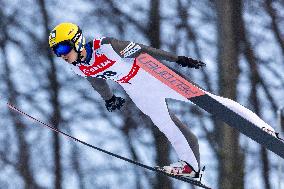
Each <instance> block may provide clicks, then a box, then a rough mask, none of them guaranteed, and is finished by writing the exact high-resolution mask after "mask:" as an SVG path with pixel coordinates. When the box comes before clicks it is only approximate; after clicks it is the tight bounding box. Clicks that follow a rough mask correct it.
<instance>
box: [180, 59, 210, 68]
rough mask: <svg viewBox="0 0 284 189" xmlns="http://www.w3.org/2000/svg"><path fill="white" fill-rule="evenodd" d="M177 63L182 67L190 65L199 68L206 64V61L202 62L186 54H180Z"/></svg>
mask: <svg viewBox="0 0 284 189" xmlns="http://www.w3.org/2000/svg"><path fill="white" fill-rule="evenodd" d="M176 63H178V65H180V66H182V67H189V68H195V69H199V68H201V67H203V66H206V64H205V63H204V62H201V61H199V60H194V59H192V58H189V57H186V56H178V60H177V61H176Z"/></svg>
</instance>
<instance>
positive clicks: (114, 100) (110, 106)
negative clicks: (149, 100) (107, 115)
mask: <svg viewBox="0 0 284 189" xmlns="http://www.w3.org/2000/svg"><path fill="white" fill-rule="evenodd" d="M87 80H88V81H89V82H90V83H91V85H92V87H93V89H94V90H95V91H97V92H98V93H99V94H100V95H101V97H102V98H103V99H104V101H105V106H106V108H107V110H108V111H109V112H112V111H114V110H117V109H118V110H120V108H121V107H122V106H123V104H124V103H125V100H124V99H123V98H121V97H117V96H115V95H114V94H113V92H112V91H111V89H110V87H109V85H108V84H107V82H106V80H104V79H101V78H94V77H87Z"/></svg>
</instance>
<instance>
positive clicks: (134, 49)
mask: <svg viewBox="0 0 284 189" xmlns="http://www.w3.org/2000/svg"><path fill="white" fill-rule="evenodd" d="M140 49H141V47H140V45H136V44H135V43H133V42H131V43H129V44H128V45H127V47H126V48H125V49H123V50H122V51H120V54H121V56H123V58H127V57H129V56H131V55H133V54H134V53H136V52H137V51H139V50H140Z"/></svg>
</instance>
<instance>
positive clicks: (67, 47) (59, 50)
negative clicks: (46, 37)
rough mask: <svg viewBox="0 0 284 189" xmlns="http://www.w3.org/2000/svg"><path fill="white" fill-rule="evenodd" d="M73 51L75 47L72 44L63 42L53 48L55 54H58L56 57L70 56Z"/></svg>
mask: <svg viewBox="0 0 284 189" xmlns="http://www.w3.org/2000/svg"><path fill="white" fill-rule="evenodd" d="M72 49H73V46H72V45H71V44H70V42H62V43H59V44H57V45H56V46H55V47H53V52H54V54H56V56H58V57H60V56H62V55H66V54H68V53H69V52H70V51H71V50H72Z"/></svg>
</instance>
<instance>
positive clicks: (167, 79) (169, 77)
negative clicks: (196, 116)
mask: <svg viewBox="0 0 284 189" xmlns="http://www.w3.org/2000/svg"><path fill="white" fill-rule="evenodd" d="M137 63H138V65H139V66H140V67H141V68H142V69H144V70H145V71H147V72H148V73H150V74H151V75H152V76H154V77H155V78H157V79H158V80H160V81H161V82H163V83H164V84H166V85H168V86H169V87H170V88H172V89H173V90H175V91H176V92H178V93H179V94H181V95H183V96H184V97H186V98H191V97H195V96H200V95H203V94H204V92H203V91H201V90H200V89H199V88H198V87H196V86H194V85H193V84H191V83H190V82H188V81H187V80H185V79H184V78H182V77H180V76H179V75H177V74H176V73H175V72H173V71H172V70H170V69H169V68H168V67H166V66H164V65H163V64H161V63H160V62H158V61H157V60H155V59H154V58H152V57H150V56H149V55H147V54H142V55H140V56H139V57H138V58H137Z"/></svg>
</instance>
